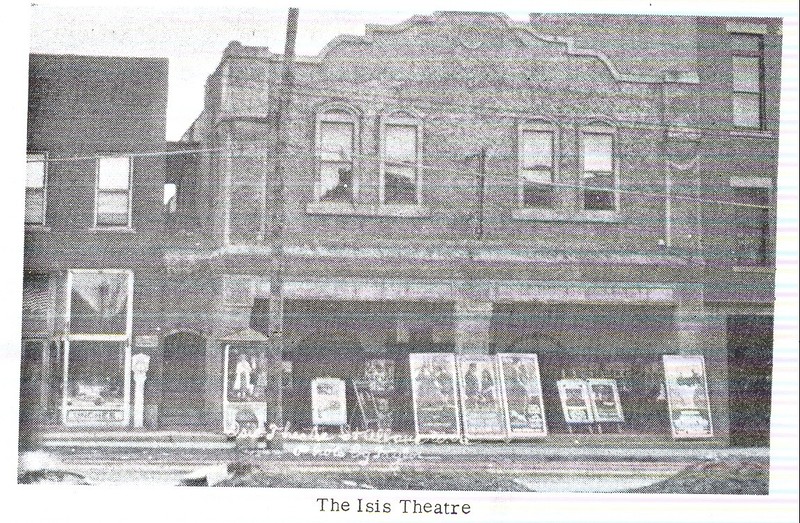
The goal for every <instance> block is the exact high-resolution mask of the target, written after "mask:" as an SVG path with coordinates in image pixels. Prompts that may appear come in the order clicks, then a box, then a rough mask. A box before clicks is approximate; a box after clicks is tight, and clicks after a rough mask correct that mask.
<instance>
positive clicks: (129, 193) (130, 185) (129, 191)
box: [93, 154, 134, 230]
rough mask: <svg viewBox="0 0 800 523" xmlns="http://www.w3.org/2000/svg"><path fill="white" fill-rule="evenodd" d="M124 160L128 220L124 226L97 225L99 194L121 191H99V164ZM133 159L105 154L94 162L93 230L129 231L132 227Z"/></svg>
mask: <svg viewBox="0 0 800 523" xmlns="http://www.w3.org/2000/svg"><path fill="white" fill-rule="evenodd" d="M119 158H125V159H127V160H128V188H127V191H125V192H126V194H127V198H128V218H127V223H126V224H125V225H120V224H103V223H98V217H99V214H100V213H99V210H100V193H101V192H102V193H113V194H121V193H122V192H123V191H122V189H112V190H108V189H100V164H101V163H102V160H105V159H109V160H114V159H119ZM133 163H134V162H133V157H131V156H127V155H113V154H107V155H102V156H98V157H97V159H96V160H95V183H94V220H93V227H94V228H95V229H112V230H113V229H130V228H132V226H133Z"/></svg>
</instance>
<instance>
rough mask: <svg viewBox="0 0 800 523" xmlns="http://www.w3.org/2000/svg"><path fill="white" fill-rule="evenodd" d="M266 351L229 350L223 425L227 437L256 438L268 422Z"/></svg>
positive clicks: (233, 346) (248, 346)
mask: <svg viewBox="0 0 800 523" xmlns="http://www.w3.org/2000/svg"><path fill="white" fill-rule="evenodd" d="M267 369H268V359H267V354H266V349H265V348H264V347H263V346H262V347H259V346H256V345H254V344H246V343H240V344H231V345H226V346H225V364H224V374H225V383H224V387H223V401H222V404H223V424H224V431H225V433H226V434H235V435H248V434H249V435H255V434H257V433H258V432H260V431H261V430H263V428H264V427H265V423H266V419H267V403H266V387H267V383H268V381H267V380H268V375H267V372H268V371H267Z"/></svg>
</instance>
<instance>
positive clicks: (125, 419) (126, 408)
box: [61, 269, 134, 427]
mask: <svg viewBox="0 0 800 523" xmlns="http://www.w3.org/2000/svg"><path fill="white" fill-rule="evenodd" d="M79 273H83V274H87V273H90V274H125V275H127V277H128V278H127V280H128V296H127V303H126V311H125V312H126V316H127V318H126V321H125V333H124V334H82V333H78V334H73V333H72V332H71V331H70V323H71V314H72V291H73V289H72V279H73V276H74V275H75V274H79ZM133 278H134V274H133V271H132V270H130V269H69V270H68V271H67V282H66V305H65V309H64V314H65V322H64V335H63V341H64V355H63V358H64V359H63V365H64V367H63V369H64V372H63V376H62V394H61V422H62V424H64V425H65V426H123V427H125V426H128V425H129V424H130V403H131V401H130V400H131V397H130V389H131V351H132V348H131V338H132V332H133ZM81 341H97V342H108V343H119V344H120V345H121V346H122V350H123V351H124V359H125V362H124V365H123V367H124V369H123V371H124V373H125V375H124V377H123V387H124V391H123V404H122V419H121V420H120V421H105V422H74V421H71V420H70V419H69V411H71V410H85V408H73V407H72V406H71V405H69V404H68V401H67V400H68V399H69V353H70V344H71V342H81ZM118 409H119V407H116V406H111V408H109V407H105V408H104V407H102V406H99V407H98V408H97V409H94V410H118Z"/></svg>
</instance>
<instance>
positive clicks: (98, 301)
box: [69, 272, 128, 334]
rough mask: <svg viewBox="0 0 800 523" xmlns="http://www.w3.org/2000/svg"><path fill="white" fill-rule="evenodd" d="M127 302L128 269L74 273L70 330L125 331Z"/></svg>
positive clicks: (96, 332) (76, 332)
mask: <svg viewBox="0 0 800 523" xmlns="http://www.w3.org/2000/svg"><path fill="white" fill-rule="evenodd" d="M127 305H128V274H127V273H121V272H112V273H108V272H76V273H73V274H72V301H71V304H70V329H69V330H70V333H71V334H125V333H126V332H127V323H128V321H127V320H128V314H127V312H128V307H127Z"/></svg>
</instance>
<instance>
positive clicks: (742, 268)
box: [732, 265, 775, 274]
mask: <svg viewBox="0 0 800 523" xmlns="http://www.w3.org/2000/svg"><path fill="white" fill-rule="evenodd" d="M732 270H733V272H744V273H755V274H772V273H774V272H775V268H774V267H766V266H760V265H738V266H736V267H733V269H732Z"/></svg>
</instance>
